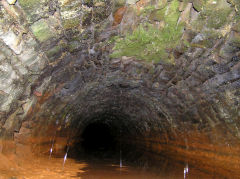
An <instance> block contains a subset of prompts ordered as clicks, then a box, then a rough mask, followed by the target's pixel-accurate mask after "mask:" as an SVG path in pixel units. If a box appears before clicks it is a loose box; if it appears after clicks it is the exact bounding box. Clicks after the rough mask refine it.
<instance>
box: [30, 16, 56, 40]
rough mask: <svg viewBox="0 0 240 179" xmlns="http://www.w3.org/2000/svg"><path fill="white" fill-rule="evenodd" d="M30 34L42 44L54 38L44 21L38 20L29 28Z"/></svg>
mask: <svg viewBox="0 0 240 179" xmlns="http://www.w3.org/2000/svg"><path fill="white" fill-rule="evenodd" d="M31 29H32V32H33V34H34V35H35V37H36V38H37V39H38V40H39V41H40V42H44V41H46V40H48V39H50V38H52V37H54V35H53V33H52V31H51V30H50V28H49V26H48V24H47V22H46V21H45V20H43V19H42V20H39V21H37V22H35V23H34V24H33V25H32V26H31Z"/></svg>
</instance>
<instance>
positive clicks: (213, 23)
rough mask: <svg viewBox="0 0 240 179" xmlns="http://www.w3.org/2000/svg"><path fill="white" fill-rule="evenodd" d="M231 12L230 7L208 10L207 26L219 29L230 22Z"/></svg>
mask: <svg viewBox="0 0 240 179" xmlns="http://www.w3.org/2000/svg"><path fill="white" fill-rule="evenodd" d="M230 12H231V9H230V8H226V9H219V10H215V11H212V10H207V11H206V15H207V27H209V28H214V29H219V28H221V27H222V26H224V25H225V24H226V23H227V22H228V17H229V14H230Z"/></svg>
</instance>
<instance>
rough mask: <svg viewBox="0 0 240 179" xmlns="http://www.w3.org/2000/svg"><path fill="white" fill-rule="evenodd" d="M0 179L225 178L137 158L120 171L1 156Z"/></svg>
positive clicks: (112, 162) (104, 162)
mask: <svg viewBox="0 0 240 179" xmlns="http://www.w3.org/2000/svg"><path fill="white" fill-rule="evenodd" d="M0 158H1V160H0V161H1V163H0V179H35V178H36V179H38V178H39V179H40V178H43V179H55V178H56V179H59V178H81V179H155V178H156V179H158V178H159V179H178V178H179V179H180V178H200V179H201V178H202V179H207V178H225V177H223V176H221V175H217V174H216V173H208V172H205V171H201V169H197V168H195V167H193V166H190V165H188V164H187V163H186V162H185V163H179V162H177V161H170V160H167V159H164V160H162V161H154V162H153V161H151V160H146V159H145V158H138V159H136V160H135V162H134V161H132V162H128V163H127V162H125V161H124V160H123V165H122V167H120V160H117V159H94V158H91V160H90V159H79V160H75V159H70V158H67V160H66V163H65V165H64V166H63V159H64V156H61V157H51V158H49V156H45V157H43V156H42V157H31V158H25V159H20V158H14V157H13V158H11V157H6V156H3V155H1V156H0Z"/></svg>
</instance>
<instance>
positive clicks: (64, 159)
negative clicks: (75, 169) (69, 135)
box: [63, 146, 69, 168]
mask: <svg viewBox="0 0 240 179" xmlns="http://www.w3.org/2000/svg"><path fill="white" fill-rule="evenodd" d="M68 150H69V146H68V147H67V151H66V154H65V155H64V158H63V168H64V165H65V163H66V160H67V154H68Z"/></svg>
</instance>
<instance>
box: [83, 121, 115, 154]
mask: <svg viewBox="0 0 240 179" xmlns="http://www.w3.org/2000/svg"><path fill="white" fill-rule="evenodd" d="M82 147H83V149H84V150H85V151H86V152H94V151H109V150H114V149H115V147H116V141H115V138H114V136H113V134H112V132H111V128H110V127H109V126H108V125H107V124H104V123H92V124H90V125H88V126H87V127H86V128H85V130H84V132H83V134H82Z"/></svg>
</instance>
